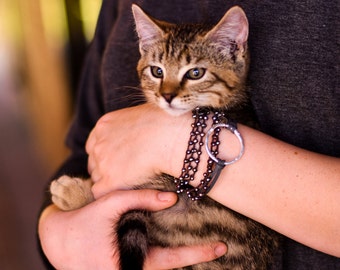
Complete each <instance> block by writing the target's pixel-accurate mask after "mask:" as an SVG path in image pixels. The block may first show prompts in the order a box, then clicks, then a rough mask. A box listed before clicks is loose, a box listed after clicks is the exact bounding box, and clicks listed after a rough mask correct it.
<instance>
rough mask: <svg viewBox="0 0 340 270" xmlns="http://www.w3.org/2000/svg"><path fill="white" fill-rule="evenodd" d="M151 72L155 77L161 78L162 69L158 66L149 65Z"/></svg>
mask: <svg viewBox="0 0 340 270" xmlns="http://www.w3.org/2000/svg"><path fill="white" fill-rule="evenodd" d="M151 74H152V76H154V77H155V78H159V79H162V78H163V70H162V69H161V68H160V67H157V66H152V67H151Z"/></svg>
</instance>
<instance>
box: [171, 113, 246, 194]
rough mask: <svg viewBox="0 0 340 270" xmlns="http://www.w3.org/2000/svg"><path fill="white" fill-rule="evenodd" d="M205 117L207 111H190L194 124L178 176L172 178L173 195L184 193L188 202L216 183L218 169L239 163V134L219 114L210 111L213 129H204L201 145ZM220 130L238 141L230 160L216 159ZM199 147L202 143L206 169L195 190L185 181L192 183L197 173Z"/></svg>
mask: <svg viewBox="0 0 340 270" xmlns="http://www.w3.org/2000/svg"><path fill="white" fill-rule="evenodd" d="M209 114H210V110H208V109H206V108H196V109H195V110H193V111H192V116H193V118H194V120H195V121H194V123H193V124H192V125H191V126H192V131H191V133H190V139H189V142H188V148H187V151H186V156H185V158H184V161H183V168H182V173H181V175H180V177H179V178H176V179H175V181H174V182H175V184H176V187H177V193H182V192H186V194H187V196H188V197H189V198H191V199H192V200H199V199H200V198H202V197H203V196H205V195H206V194H207V193H208V192H209V191H210V190H211V189H212V187H213V186H214V184H215V183H216V181H217V179H218V177H219V175H220V173H221V171H222V169H223V168H224V167H225V166H226V165H230V164H233V163H234V162H236V161H237V160H239V159H240V158H241V157H242V155H243V153H244V143H243V139H242V136H241V134H240V133H239V131H238V130H237V124H236V123H235V122H233V121H230V120H227V118H226V117H225V114H224V112H222V111H214V112H213V116H212V120H213V126H212V127H211V128H210V129H209V130H208V132H207V135H206V138H205V143H203V138H204V136H205V133H204V130H205V128H206V126H207V125H206V121H207V120H208V118H209ZM221 128H226V129H227V130H229V131H230V132H232V133H233V134H234V135H235V136H236V137H237V138H238V140H239V142H240V145H241V150H240V153H239V155H238V156H237V157H236V158H234V159H233V160H231V161H225V160H221V159H219V158H218V157H217V155H218V148H219V145H220V141H219V133H220V131H221ZM212 133H213V135H212V139H211V144H210V148H209V138H210V135H211V134H212ZM203 144H205V149H206V151H207V153H208V155H209V159H208V162H207V170H206V172H205V173H204V174H203V177H204V178H203V179H202V180H201V181H200V184H199V185H198V186H197V187H192V186H191V185H190V184H189V182H190V181H193V180H194V176H195V174H196V172H197V167H198V164H199V162H200V156H201V154H202V151H201V148H202V146H203Z"/></svg>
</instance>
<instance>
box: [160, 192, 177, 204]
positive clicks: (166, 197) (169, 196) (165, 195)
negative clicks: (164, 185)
mask: <svg viewBox="0 0 340 270" xmlns="http://www.w3.org/2000/svg"><path fill="white" fill-rule="evenodd" d="M157 196H158V199H159V200H160V201H162V202H170V201H173V200H174V193H173V192H159V193H158V195H157Z"/></svg>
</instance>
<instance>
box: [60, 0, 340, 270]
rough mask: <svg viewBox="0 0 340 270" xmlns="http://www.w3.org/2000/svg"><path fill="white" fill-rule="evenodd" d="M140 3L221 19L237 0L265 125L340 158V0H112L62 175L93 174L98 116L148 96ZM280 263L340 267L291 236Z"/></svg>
mask: <svg viewBox="0 0 340 270" xmlns="http://www.w3.org/2000/svg"><path fill="white" fill-rule="evenodd" d="M132 2H135V3H137V4H139V5H140V6H141V7H142V8H143V9H144V10H145V11H147V12H148V13H150V14H151V15H153V16H154V17H156V18H159V19H163V20H167V21H170V22H205V21H206V22H209V23H216V22H217V21H218V20H219V19H220V18H221V17H222V16H223V14H224V13H225V12H226V10H228V9H229V8H230V7H231V6H233V5H239V6H241V7H242V8H243V9H244V10H245V12H246V14H247V16H248V19H249V23H250V36H249V47H250V51H251V68H250V74H249V87H250V89H251V95H252V98H251V100H252V103H253V106H254V108H255V111H256V114H257V116H258V119H259V122H260V125H261V129H262V130H263V132H265V133H268V134H270V135H272V136H274V137H276V138H279V139H281V140H283V141H286V142H288V143H290V144H294V145H296V146H299V147H302V148H305V149H309V150H312V151H314V152H319V153H323V154H327V155H332V156H337V157H339V156H340V90H339V79H338V77H339V72H338V66H339V45H338V44H339V40H338V37H339V23H338V21H339V19H338V14H339V13H338V2H337V1H329V0H328V1H322V0H299V1H296V0H285V1H275V0H272V1H270V0H261V1H257V0H240V1H232V0H210V1H209V0H171V1H170V0H169V1H165V0H163V1H162V0H144V1H143V0H140V1H130V0H104V1H103V8H102V10H101V14H100V18H99V21H98V26H97V31H96V34H95V38H94V40H93V43H92V45H91V48H90V50H89V53H88V56H87V59H86V63H85V66H84V70H83V76H82V80H81V82H80V88H79V97H78V103H77V104H78V106H77V111H76V115H75V119H74V122H73V125H72V127H71V129H70V132H69V135H68V137H67V145H68V146H69V147H70V149H71V151H72V154H71V156H70V158H69V159H68V160H67V161H66V162H65V164H64V165H63V166H62V167H61V169H60V171H59V172H58V173H57V175H60V174H64V173H67V174H71V175H83V176H84V175H87V169H86V168H87V164H86V162H87V156H86V154H85V151H84V145H85V142H86V139H87V137H88V135H89V132H90V130H91V129H92V128H93V127H94V125H95V123H96V121H97V119H98V118H99V117H100V116H102V115H103V114H104V113H106V112H109V111H112V110H117V109H120V108H123V107H126V106H131V105H136V104H138V102H140V101H139V100H138V99H137V98H133V97H131V94H132V96H136V91H137V90H136V89H135V88H134V86H138V84H139V83H138V78H137V74H136V64H137V60H138V57H139V52H138V45H137V38H136V34H135V32H134V29H133V19H132V14H131V3H132ZM137 94H138V93H137ZM127 96H129V98H127ZM137 96H138V95H137ZM339 181H340V179H339ZM297 207H298V206H297ZM306 226H308V224H306ZM276 264H277V268H276V269H308V270H310V269H316V270H321V269H327V270H329V269H340V259H338V258H335V257H332V256H329V255H326V254H323V253H320V252H318V251H315V250H312V249H310V248H308V247H305V246H303V245H301V244H299V243H296V242H294V241H292V240H290V239H284V243H283V250H282V255H281V256H279V258H278V260H277V262H276Z"/></svg>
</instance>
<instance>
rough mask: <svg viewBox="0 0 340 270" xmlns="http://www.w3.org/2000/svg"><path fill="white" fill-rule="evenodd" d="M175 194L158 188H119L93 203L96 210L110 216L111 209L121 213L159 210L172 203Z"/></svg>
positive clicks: (173, 202) (175, 198)
mask: <svg viewBox="0 0 340 270" xmlns="http://www.w3.org/2000/svg"><path fill="white" fill-rule="evenodd" d="M176 201H177V195H176V194H175V193H173V192H161V191H158V190H151V189H143V190H124V191H123V190H119V191H113V192H110V193H108V194H105V195H104V196H102V197H100V198H98V199H97V200H96V201H95V202H94V204H97V206H99V205H100V207H97V209H98V211H101V212H102V214H104V215H106V214H107V215H109V216H112V213H113V211H115V210H116V211H117V212H119V213H117V214H122V213H124V212H127V211H129V210H133V209H145V210H148V211H159V210H163V209H165V208H168V207H170V206H172V205H174V204H175V203H176Z"/></svg>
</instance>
